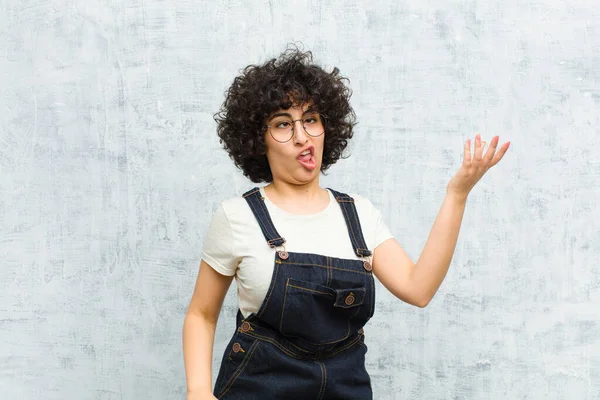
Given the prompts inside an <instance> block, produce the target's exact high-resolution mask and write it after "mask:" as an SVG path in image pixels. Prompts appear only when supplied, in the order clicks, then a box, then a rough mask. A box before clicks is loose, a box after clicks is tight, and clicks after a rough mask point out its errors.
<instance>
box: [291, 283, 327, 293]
mask: <svg viewBox="0 0 600 400" xmlns="http://www.w3.org/2000/svg"><path fill="white" fill-rule="evenodd" d="M285 285H286V286H289V287H293V288H295V289H300V290H306V291H307V292H313V293H318V294H324V295H326V296H333V294H331V293H327V292H319V291H318V290H314V289H308V288H305V287H302V286H296V285H290V284H289V283H286V284H285Z"/></svg>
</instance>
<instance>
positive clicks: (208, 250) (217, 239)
mask: <svg viewBox="0 0 600 400" xmlns="http://www.w3.org/2000/svg"><path fill="white" fill-rule="evenodd" d="M234 248H235V237H234V232H233V229H232V226H231V223H230V221H229V219H228V218H227V214H226V213H225V209H224V208H223V205H222V204H221V205H219V207H218V208H217V210H216V211H215V212H214V214H213V216H212V219H211V221H210V225H209V227H208V231H207V232H206V236H205V238H204V244H203V247H202V259H203V260H204V261H205V262H206V263H208V264H209V265H210V266H211V267H212V268H213V269H214V270H215V271H217V272H218V273H220V274H222V275H227V276H233V275H235V272H236V270H237V267H238V264H239V259H238V257H236V255H235V254H234V252H233V249H234Z"/></svg>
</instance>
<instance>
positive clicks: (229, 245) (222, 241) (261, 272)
mask: <svg viewBox="0 0 600 400" xmlns="http://www.w3.org/2000/svg"><path fill="white" fill-rule="evenodd" d="M260 192H261V195H262V196H263V197H264V198H265V205H266V206H267V210H268V211H269V214H270V215H271V220H272V221H273V224H274V225H275V229H276V230H277V232H278V233H279V234H280V235H281V236H282V237H283V238H285V240H286V244H285V249H286V250H287V251H289V252H299V253H313V254H321V255H324V256H330V257H337V258H345V259H352V260H357V259H360V257H358V256H357V255H356V253H354V250H353V248H352V243H351V242H350V237H349V234H348V228H347V227H346V222H345V221H344V216H343V213H342V210H341V208H340V206H339V204H338V202H337V201H336V199H335V197H334V195H333V193H331V191H328V192H329V205H328V206H327V207H326V208H325V209H324V210H323V211H321V212H319V213H316V214H310V215H298V214H290V213H288V212H286V211H284V210H282V209H280V208H279V207H277V206H276V205H275V204H273V203H272V202H271V201H270V200H269V198H268V197H267V196H266V195H265V192H264V189H263V188H262V187H261V188H260ZM349 195H350V196H351V197H353V198H354V204H355V206H356V211H357V212H358V217H359V219H360V224H361V227H362V230H363V236H364V238H365V242H366V244H367V247H368V249H369V250H371V251H373V250H374V249H375V248H376V247H377V246H378V245H379V244H381V243H382V242H384V241H385V240H387V239H389V238H392V237H393V235H392V234H391V232H390V230H389V229H388V227H387V225H386V224H385V223H384V222H383V221H382V218H381V213H380V212H379V210H378V209H376V208H375V206H373V204H372V203H371V202H370V201H369V200H368V199H366V198H364V197H362V196H360V195H356V194H349ZM275 251H276V250H275V249H273V248H271V247H269V246H268V244H267V240H266V239H265V237H264V235H263V233H262V231H261V229H260V226H259V225H258V222H257V221H256V218H255V217H254V214H253V213H252V210H251V208H250V206H249V205H248V203H247V202H246V200H245V199H244V198H243V197H242V196H239V197H235V198H232V199H228V200H225V201H223V202H222V203H221V204H220V206H219V207H218V208H217V210H216V211H215V213H214V215H213V217H212V220H211V223H210V226H209V228H208V232H207V233H206V236H205V241H204V246H203V249H202V259H203V260H204V261H205V262H206V263H208V264H209V265H210V266H211V267H212V268H213V269H214V270H215V271H217V272H219V273H221V274H223V275H227V276H232V275H235V279H236V283H237V287H238V304H239V308H240V311H241V312H242V314H243V316H244V317H247V316H248V315H250V314H251V313H253V312H257V311H258V309H259V308H260V306H261V304H262V302H263V299H264V298H265V296H266V294H267V290H268V289H269V285H270V283H271V276H272V274H273V266H274V260H275Z"/></svg>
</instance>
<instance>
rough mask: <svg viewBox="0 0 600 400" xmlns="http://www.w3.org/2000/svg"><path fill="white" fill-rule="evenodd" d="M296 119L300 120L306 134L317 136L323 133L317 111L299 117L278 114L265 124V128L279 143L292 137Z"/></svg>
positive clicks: (321, 122)
mask: <svg viewBox="0 0 600 400" xmlns="http://www.w3.org/2000/svg"><path fill="white" fill-rule="evenodd" d="M296 121H301V122H302V127H303V128H304V132H306V134H307V135H308V136H312V137H318V136H321V135H322V134H323V133H325V128H324V127H323V121H322V119H321V116H320V115H319V114H318V113H314V114H308V115H305V116H304V117H302V118H301V119H291V118H289V117H287V116H278V117H275V118H273V119H272V120H271V123H270V125H267V129H268V130H269V134H270V135H271V137H272V138H273V139H275V140H276V141H278V142H279V143H285V142H288V141H289V140H290V139H292V137H294V127H295V126H296Z"/></svg>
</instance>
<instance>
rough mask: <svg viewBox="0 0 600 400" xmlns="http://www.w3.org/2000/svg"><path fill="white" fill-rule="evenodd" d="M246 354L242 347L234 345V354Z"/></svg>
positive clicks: (237, 344)
mask: <svg viewBox="0 0 600 400" xmlns="http://www.w3.org/2000/svg"><path fill="white" fill-rule="evenodd" d="M240 351H241V352H242V353H245V351H244V349H242V346H241V345H240V344H239V343H237V342H236V343H234V344H233V352H234V353H239V352H240Z"/></svg>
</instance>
